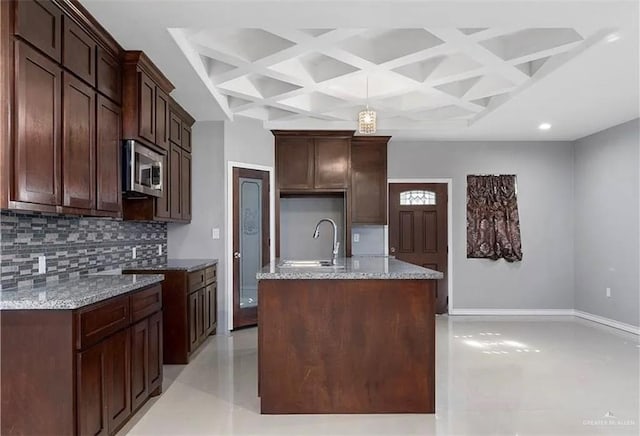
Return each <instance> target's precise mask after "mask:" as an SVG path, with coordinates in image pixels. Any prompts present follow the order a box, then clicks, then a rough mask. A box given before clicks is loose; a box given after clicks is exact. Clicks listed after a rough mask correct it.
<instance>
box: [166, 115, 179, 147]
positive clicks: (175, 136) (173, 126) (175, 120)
mask: <svg viewBox="0 0 640 436" xmlns="http://www.w3.org/2000/svg"><path fill="white" fill-rule="evenodd" d="M169 138H170V139H171V142H173V143H174V144H178V145H181V144H182V139H181V138H182V120H180V115H178V114H177V113H175V112H173V111H171V113H170V117H169Z"/></svg>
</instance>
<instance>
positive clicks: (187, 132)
mask: <svg viewBox="0 0 640 436" xmlns="http://www.w3.org/2000/svg"><path fill="white" fill-rule="evenodd" d="M180 146H181V147H182V148H183V149H184V150H186V151H188V152H189V153H191V127H190V126H188V125H187V124H186V123H185V122H183V123H182V139H181V140H180Z"/></svg>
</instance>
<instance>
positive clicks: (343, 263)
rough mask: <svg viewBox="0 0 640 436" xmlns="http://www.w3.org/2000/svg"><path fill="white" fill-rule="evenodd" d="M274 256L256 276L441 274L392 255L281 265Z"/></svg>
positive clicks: (310, 277)
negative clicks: (324, 263)
mask: <svg viewBox="0 0 640 436" xmlns="http://www.w3.org/2000/svg"><path fill="white" fill-rule="evenodd" d="M281 261H282V260H281V259H276V260H275V261H272V262H271V263H270V264H269V265H267V266H265V267H264V268H262V270H260V271H259V272H258V273H257V274H256V278H257V279H258V280H270V279H276V280H348V279H351V280H376V279H377V280H416V279H418V280H423V279H424V280H437V279H441V278H442V277H443V274H442V273H441V272H438V271H434V270H432V269H428V268H423V267H421V266H417V265H413V264H410V263H407V262H403V261H401V260H397V259H396V258H394V257H385V256H355V257H347V258H341V259H338V267H324V268H313V267H304V268H301V267H280V266H278V265H279V264H280V262H281Z"/></svg>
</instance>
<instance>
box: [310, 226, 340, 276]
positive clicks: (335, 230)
mask: <svg viewBox="0 0 640 436" xmlns="http://www.w3.org/2000/svg"><path fill="white" fill-rule="evenodd" d="M323 221H326V222H328V223H329V224H331V227H333V258H332V259H331V265H336V264H337V263H338V251H340V243H339V242H338V226H337V225H336V222H335V221H334V220H332V219H331V218H322V219H321V220H320V221H318V224H316V230H315V231H314V232H313V239H318V236H320V224H322V222H323Z"/></svg>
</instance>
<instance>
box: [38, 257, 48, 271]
mask: <svg viewBox="0 0 640 436" xmlns="http://www.w3.org/2000/svg"><path fill="white" fill-rule="evenodd" d="M46 272H47V256H38V274H46Z"/></svg>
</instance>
